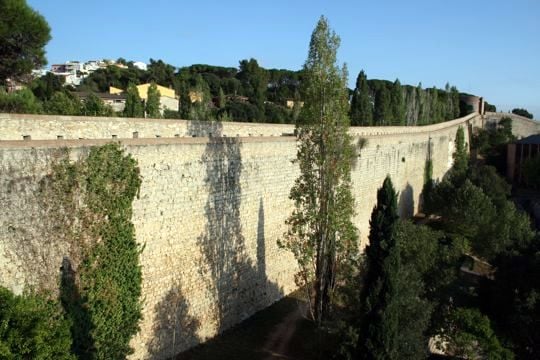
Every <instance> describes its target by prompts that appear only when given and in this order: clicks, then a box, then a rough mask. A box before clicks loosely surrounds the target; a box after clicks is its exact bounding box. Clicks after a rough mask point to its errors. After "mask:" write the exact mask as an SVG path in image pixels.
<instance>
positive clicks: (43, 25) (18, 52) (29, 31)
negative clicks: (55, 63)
mask: <svg viewBox="0 0 540 360" xmlns="http://www.w3.org/2000/svg"><path fill="white" fill-rule="evenodd" d="M50 32H51V29H50V28H49V25H48V24H47V21H46V20H45V19H44V18H43V16H41V15H40V14H39V13H38V12H36V11H35V10H33V9H32V8H31V7H29V6H28V4H26V1H25V0H2V1H0V85H2V84H4V83H5V82H6V79H8V78H10V79H14V80H18V79H20V78H22V77H24V76H25V75H28V74H29V73H30V71H32V69H35V68H39V67H41V66H43V65H45V64H46V63H47V60H46V59H45V45H46V44H47V42H49V40H50V39H51V35H50Z"/></svg>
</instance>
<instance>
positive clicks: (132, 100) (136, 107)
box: [124, 84, 144, 118]
mask: <svg viewBox="0 0 540 360" xmlns="http://www.w3.org/2000/svg"><path fill="white" fill-rule="evenodd" d="M126 95H127V97H126V107H125V108H124V116H125V117H138V118H140V117H143V116H144V110H143V105H142V101H141V97H140V96H139V91H138V90H137V87H136V86H135V85H133V84H129V85H128V88H127V94H126Z"/></svg>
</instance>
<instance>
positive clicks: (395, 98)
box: [390, 79, 406, 125]
mask: <svg viewBox="0 0 540 360" xmlns="http://www.w3.org/2000/svg"><path fill="white" fill-rule="evenodd" d="M390 107H391V110H392V120H393V121H392V125H406V119H405V103H404V99H403V89H402V86H401V83H400V82H399V79H396V81H395V82H394V84H392V88H391V90H390Z"/></svg>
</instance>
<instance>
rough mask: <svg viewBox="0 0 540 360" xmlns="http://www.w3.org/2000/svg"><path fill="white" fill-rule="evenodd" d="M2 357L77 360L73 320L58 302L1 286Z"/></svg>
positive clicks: (0, 333) (0, 350)
mask: <svg viewBox="0 0 540 360" xmlns="http://www.w3.org/2000/svg"><path fill="white" fill-rule="evenodd" d="M0 358H2V359H36V360H48V359H62V360H75V356H74V355H72V354H71V336H70V333H69V321H68V320H66V318H65V316H64V314H63V313H62V311H61V308H60V306H59V305H58V303H55V302H53V301H50V300H46V299H45V298H44V297H43V296H42V295H38V294H24V295H14V294H13V293H12V292H11V291H9V290H8V289H6V288H4V287H0Z"/></svg>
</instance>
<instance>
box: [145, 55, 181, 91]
mask: <svg viewBox="0 0 540 360" xmlns="http://www.w3.org/2000/svg"><path fill="white" fill-rule="evenodd" d="M174 71H175V67H174V66H172V65H169V64H167V63H165V62H163V60H154V59H150V64H148V70H147V72H146V78H145V82H155V83H157V84H160V85H161V86H172V85H173V84H174Z"/></svg>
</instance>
